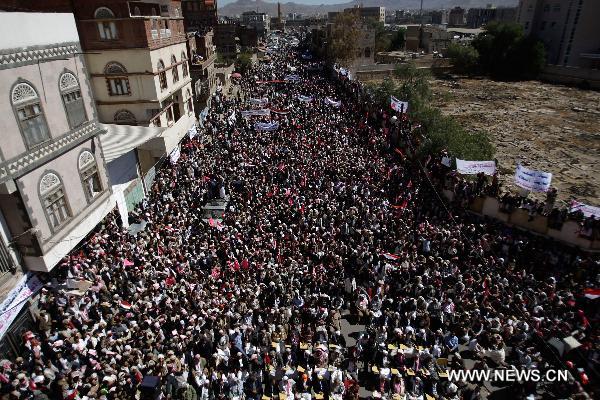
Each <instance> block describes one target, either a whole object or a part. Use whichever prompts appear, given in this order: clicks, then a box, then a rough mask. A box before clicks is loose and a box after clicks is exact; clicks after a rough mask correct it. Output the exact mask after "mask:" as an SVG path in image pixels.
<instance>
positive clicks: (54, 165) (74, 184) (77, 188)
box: [16, 139, 109, 249]
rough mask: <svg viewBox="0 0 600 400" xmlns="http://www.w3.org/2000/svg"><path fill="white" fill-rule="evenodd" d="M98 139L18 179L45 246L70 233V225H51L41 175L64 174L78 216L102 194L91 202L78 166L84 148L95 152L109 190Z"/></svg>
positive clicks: (67, 194)
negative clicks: (52, 227)
mask: <svg viewBox="0 0 600 400" xmlns="http://www.w3.org/2000/svg"><path fill="white" fill-rule="evenodd" d="M92 140H94V141H95V142H94V144H92ZM98 143H99V140H98V139H91V140H88V141H86V142H84V143H82V144H80V145H79V146H77V147H75V148H73V149H72V150H71V151H68V152H66V153H65V154H62V155H61V156H59V157H57V158H55V159H53V160H51V161H50V162H48V163H46V164H45V165H43V166H42V167H40V168H37V169H35V170H33V171H31V172H29V173H28V174H26V175H24V176H22V177H20V178H18V179H17V180H16V183H17V187H18V188H19V193H20V196H21V198H22V199H23V202H24V203H25V207H26V208H27V211H28V214H29V219H30V221H31V224H32V225H33V226H34V227H35V228H36V229H39V231H40V236H39V238H40V242H41V244H42V249H44V248H46V247H50V244H51V243H50V242H51V241H52V242H56V241H60V240H61V239H62V238H63V237H64V236H68V235H69V230H70V229H69V224H66V225H65V226H63V227H62V228H61V229H60V230H58V231H57V232H53V231H52V229H51V228H50V224H49V221H48V219H47V218H46V212H45V210H44V206H43V205H42V200H41V198H40V196H39V185H40V180H41V178H42V177H43V176H44V175H45V174H46V173H47V172H54V173H55V174H57V175H58V176H59V177H60V179H61V181H62V184H63V187H64V193H65V196H66V198H67V202H68V205H69V208H70V211H71V215H72V216H73V219H76V217H77V216H79V214H81V213H83V211H84V210H85V209H86V208H88V206H91V205H93V203H94V201H95V200H96V199H98V198H100V197H101V194H98V195H96V197H95V199H94V201H92V202H91V203H88V201H87V198H86V196H85V192H84V188H83V184H82V182H81V177H80V175H79V168H78V159H79V154H80V153H81V152H82V151H83V150H88V151H93V152H94V156H95V158H96V165H97V168H98V174H99V176H100V180H101V182H102V188H103V189H104V191H105V192H107V191H108V190H109V182H108V178H107V174H106V170H105V166H104V162H103V161H102V155H101V151H100V146H99V145H98Z"/></svg>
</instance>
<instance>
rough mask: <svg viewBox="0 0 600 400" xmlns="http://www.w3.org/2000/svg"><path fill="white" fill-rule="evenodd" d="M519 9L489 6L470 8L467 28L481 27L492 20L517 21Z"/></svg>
mask: <svg viewBox="0 0 600 400" xmlns="http://www.w3.org/2000/svg"><path fill="white" fill-rule="evenodd" d="M516 20H517V9H516V8H515V7H501V8H495V7H487V8H469V11H467V28H473V29H475V28H480V27H482V26H483V25H486V24H488V23H490V22H492V21H497V22H516Z"/></svg>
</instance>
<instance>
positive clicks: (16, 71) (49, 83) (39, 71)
mask: <svg viewBox="0 0 600 400" xmlns="http://www.w3.org/2000/svg"><path fill="white" fill-rule="evenodd" d="M65 58H67V59H66V60H56V61H47V62H42V63H39V65H38V64H35V65H24V66H20V67H17V68H10V69H2V70H0V96H2V99H3V101H0V114H1V115H2V118H0V132H2V138H3V141H2V144H1V148H2V152H1V153H2V159H3V160H8V159H11V158H13V157H17V156H19V155H20V154H23V153H25V152H26V151H27V148H26V146H25V142H24V139H23V136H22V135H21V131H20V127H19V123H18V122H17V116H16V114H15V112H14V110H13V106H12V103H11V101H10V100H11V92H12V88H13V86H14V85H15V84H16V83H17V82H19V81H26V82H27V83H29V84H30V85H31V86H32V87H33V88H34V89H35V90H36V92H37V95H38V98H39V100H40V104H41V106H42V109H43V112H44V116H45V117H46V122H47V124H48V129H49V131H50V137H51V138H57V137H60V136H63V135H64V134H66V133H67V132H69V131H70V130H71V129H70V127H69V122H68V120H67V114H66V112H65V107H64V104H63V101H62V96H61V94H60V90H59V79H60V76H61V75H62V73H63V72H71V73H72V74H73V75H75V76H76V77H77V79H78V80H79V86H80V89H81V96H82V98H83V101H84V104H85V111H86V114H87V118H88V120H92V119H94V118H95V116H96V114H95V109H94V105H93V102H92V101H93V100H92V93H91V92H90V88H89V86H88V81H87V77H86V69H85V65H84V64H83V60H82V58H81V56H75V57H65Z"/></svg>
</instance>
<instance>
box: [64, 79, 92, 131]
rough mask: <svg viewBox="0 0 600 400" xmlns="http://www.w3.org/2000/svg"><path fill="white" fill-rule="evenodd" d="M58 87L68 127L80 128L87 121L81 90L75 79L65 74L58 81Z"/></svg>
mask: <svg viewBox="0 0 600 400" xmlns="http://www.w3.org/2000/svg"><path fill="white" fill-rule="evenodd" d="M58 87H59V89H60V95H61V97H62V99H63V104H64V105H65V112H66V113H67V120H68V121H69V127H70V128H71V129H74V128H77V127H78V126H81V125H82V124H83V123H84V122H85V121H87V115H86V113H85V105H84V104H83V98H82V97H81V88H80V87H79V82H78V81H77V78H76V77H75V75H73V74H72V73H70V72H65V73H63V74H62V75H61V76H60V79H59V80H58Z"/></svg>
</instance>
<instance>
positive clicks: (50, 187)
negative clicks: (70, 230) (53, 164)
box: [40, 172, 71, 230]
mask: <svg viewBox="0 0 600 400" xmlns="http://www.w3.org/2000/svg"><path fill="white" fill-rule="evenodd" d="M40 200H41V201H42V205H43V206H44V210H45V212H46V216H47V217H48V222H49V223H50V227H51V228H52V230H56V229H57V228H59V227H61V226H62V225H63V224H64V223H65V222H66V221H68V220H69V218H70V217H71V211H70V210H69V205H68V203H67V198H66V197H65V190H64V187H63V185H62V182H61V180H60V178H59V177H58V175H56V174H55V173H53V172H48V173H47V174H46V175H44V176H43V177H42V179H41V180H40Z"/></svg>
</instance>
